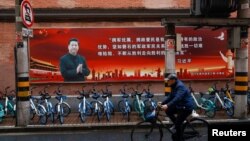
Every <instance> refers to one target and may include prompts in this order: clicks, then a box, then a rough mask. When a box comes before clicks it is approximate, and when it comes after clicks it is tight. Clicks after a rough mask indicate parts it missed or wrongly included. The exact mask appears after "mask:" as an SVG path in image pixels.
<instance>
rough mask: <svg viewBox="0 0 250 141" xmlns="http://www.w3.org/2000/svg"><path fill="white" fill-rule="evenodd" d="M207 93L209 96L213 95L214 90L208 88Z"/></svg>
mask: <svg viewBox="0 0 250 141" xmlns="http://www.w3.org/2000/svg"><path fill="white" fill-rule="evenodd" d="M208 93H209V94H210V95H214V94H215V90H214V88H212V87H210V88H208Z"/></svg>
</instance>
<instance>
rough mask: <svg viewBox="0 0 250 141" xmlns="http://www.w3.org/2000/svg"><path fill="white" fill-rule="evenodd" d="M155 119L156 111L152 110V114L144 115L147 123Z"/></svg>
mask: <svg viewBox="0 0 250 141" xmlns="http://www.w3.org/2000/svg"><path fill="white" fill-rule="evenodd" d="M155 119H156V111H155V110H153V111H152V112H148V113H146V115H145V120H146V121H149V120H155Z"/></svg>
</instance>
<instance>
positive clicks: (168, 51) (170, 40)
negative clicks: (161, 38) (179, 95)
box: [163, 23, 176, 95]
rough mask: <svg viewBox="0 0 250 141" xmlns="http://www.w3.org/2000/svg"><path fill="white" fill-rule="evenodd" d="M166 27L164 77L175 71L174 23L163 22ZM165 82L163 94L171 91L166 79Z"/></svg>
mask: <svg viewBox="0 0 250 141" xmlns="http://www.w3.org/2000/svg"><path fill="white" fill-rule="evenodd" d="M163 25H164V26H165V29H166V34H165V73H164V77H165V78H166V77H167V76H168V75H169V74H170V73H175V49H176V33H175V24H172V23H167V24H164V23H163ZM164 83H165V95H168V94H169V93H170V92H171V87H170V86H168V84H167V81H165V82H164Z"/></svg>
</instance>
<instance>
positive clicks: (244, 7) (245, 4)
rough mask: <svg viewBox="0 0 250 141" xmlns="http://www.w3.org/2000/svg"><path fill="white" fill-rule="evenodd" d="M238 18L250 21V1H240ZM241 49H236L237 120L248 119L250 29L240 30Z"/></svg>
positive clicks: (243, 28)
mask: <svg viewBox="0 0 250 141" xmlns="http://www.w3.org/2000/svg"><path fill="white" fill-rule="evenodd" d="M239 2H240V4H239V9H238V11H237V17H238V18H246V19H250V8H249V7H250V1H249V0H240V1H239ZM240 38H241V39H240V47H239V48H236V49H235V52H236V59H235V110H234V111H235V113H234V116H235V117H236V118H242V119H244V118H247V90H248V42H249V41H248V27H247V26H241V28H240Z"/></svg>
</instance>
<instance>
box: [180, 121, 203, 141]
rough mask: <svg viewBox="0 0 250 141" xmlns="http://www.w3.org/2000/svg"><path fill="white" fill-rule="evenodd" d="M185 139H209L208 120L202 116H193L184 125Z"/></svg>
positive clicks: (187, 140)
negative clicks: (201, 117)
mask: <svg viewBox="0 0 250 141" xmlns="http://www.w3.org/2000/svg"><path fill="white" fill-rule="evenodd" d="M183 138H184V140H185V141H208V122H207V121H205V120H204V119H200V118H192V119H191V120H190V121H188V122H185V123H184V125H183Z"/></svg>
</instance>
